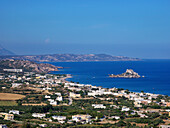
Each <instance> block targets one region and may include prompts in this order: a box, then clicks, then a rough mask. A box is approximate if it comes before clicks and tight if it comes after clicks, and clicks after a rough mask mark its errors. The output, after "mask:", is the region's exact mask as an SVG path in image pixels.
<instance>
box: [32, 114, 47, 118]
mask: <svg viewBox="0 0 170 128" xmlns="http://www.w3.org/2000/svg"><path fill="white" fill-rule="evenodd" d="M32 116H33V117H36V118H43V117H45V116H46V114H44V113H33V114H32Z"/></svg>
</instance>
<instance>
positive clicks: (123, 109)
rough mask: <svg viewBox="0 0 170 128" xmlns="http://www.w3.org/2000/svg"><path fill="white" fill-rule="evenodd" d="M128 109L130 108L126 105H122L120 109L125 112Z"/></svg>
mask: <svg viewBox="0 0 170 128" xmlns="http://www.w3.org/2000/svg"><path fill="white" fill-rule="evenodd" d="M129 110H130V108H128V107H126V106H123V107H122V111H125V112H127V111H129Z"/></svg>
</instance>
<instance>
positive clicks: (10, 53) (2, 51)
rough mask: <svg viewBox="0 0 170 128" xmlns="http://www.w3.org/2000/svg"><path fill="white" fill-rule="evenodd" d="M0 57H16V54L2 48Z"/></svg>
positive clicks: (0, 47) (0, 48)
mask: <svg viewBox="0 0 170 128" xmlns="http://www.w3.org/2000/svg"><path fill="white" fill-rule="evenodd" d="M0 55H1V56H5V55H14V53H13V52H11V51H9V50H7V49H5V48H3V47H2V46H0Z"/></svg>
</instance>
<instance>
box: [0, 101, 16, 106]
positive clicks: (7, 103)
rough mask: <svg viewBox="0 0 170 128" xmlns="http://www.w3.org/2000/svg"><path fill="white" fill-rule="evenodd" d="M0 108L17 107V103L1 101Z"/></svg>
mask: <svg viewBox="0 0 170 128" xmlns="http://www.w3.org/2000/svg"><path fill="white" fill-rule="evenodd" d="M0 106H17V103H16V102H15V101H0Z"/></svg>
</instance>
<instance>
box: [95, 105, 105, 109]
mask: <svg viewBox="0 0 170 128" xmlns="http://www.w3.org/2000/svg"><path fill="white" fill-rule="evenodd" d="M92 106H93V107H94V108H102V109H105V108H106V106H104V105H103V104H92Z"/></svg>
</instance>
